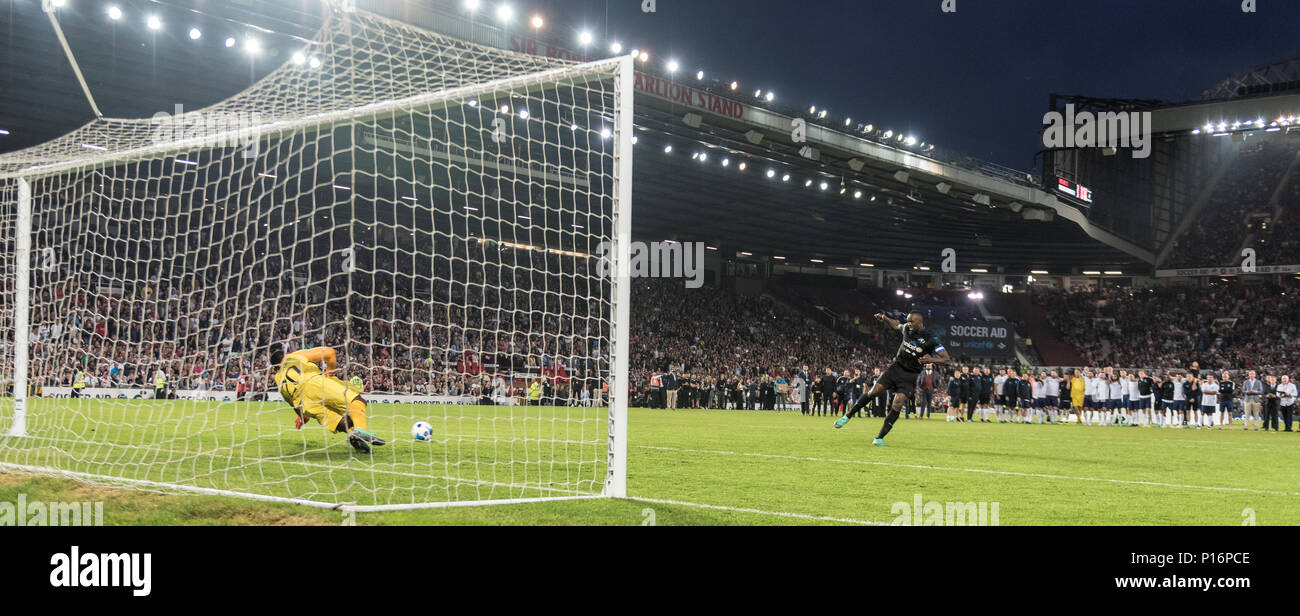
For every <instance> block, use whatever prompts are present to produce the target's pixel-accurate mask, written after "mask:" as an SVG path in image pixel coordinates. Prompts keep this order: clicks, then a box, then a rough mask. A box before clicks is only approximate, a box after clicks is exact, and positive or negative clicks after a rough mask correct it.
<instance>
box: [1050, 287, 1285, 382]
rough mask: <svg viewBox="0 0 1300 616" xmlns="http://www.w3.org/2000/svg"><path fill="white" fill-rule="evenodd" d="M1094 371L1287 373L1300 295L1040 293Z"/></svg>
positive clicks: (1266, 290)
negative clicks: (1195, 367)
mask: <svg viewBox="0 0 1300 616" xmlns="http://www.w3.org/2000/svg"><path fill="white" fill-rule="evenodd" d="M1034 301H1036V302H1037V303H1039V304H1040V305H1042V306H1043V307H1045V308H1046V313H1047V314H1048V319H1049V321H1050V322H1051V323H1052V325H1053V326H1055V327H1056V328H1057V329H1058V330H1059V331H1060V333H1061V334H1062V336H1063V338H1064V339H1065V341H1066V342H1068V343H1069V344H1071V345H1073V346H1074V347H1075V349H1077V350H1078V351H1079V353H1080V355H1081V356H1082V357H1083V358H1084V359H1085V361H1086V363H1087V364H1088V365H1093V366H1097V365H1104V364H1109V365H1118V366H1132V367H1138V366H1147V367H1152V368H1171V369H1178V368H1186V367H1188V366H1190V365H1191V362H1192V361H1199V362H1200V363H1201V364H1202V365H1203V366H1205V367H1206V368H1208V369H1213V370H1243V369H1258V370H1266V369H1287V368H1288V367H1290V366H1292V365H1294V363H1295V360H1296V358H1297V356H1300V292H1297V291H1296V290H1295V289H1293V288H1292V289H1288V288H1284V287H1276V286H1258V287H1247V286H1240V285H1237V286H1231V285H1216V286H1211V287H1208V288H1188V287H1164V288H1153V289H1145V290H1133V289H1108V290H1101V291H1073V292H1051V293H1036V294H1034Z"/></svg>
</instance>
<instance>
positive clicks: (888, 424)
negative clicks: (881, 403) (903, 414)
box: [876, 409, 898, 439]
mask: <svg viewBox="0 0 1300 616" xmlns="http://www.w3.org/2000/svg"><path fill="white" fill-rule="evenodd" d="M896 421H898V411H895V410H893V409H890V411H889V416H887V417H885V425H883V426H880V434H878V435H877V436H876V438H878V439H883V438H885V435H887V434H889V431H890V430H893V429H894V422H896Z"/></svg>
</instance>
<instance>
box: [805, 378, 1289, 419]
mask: <svg viewBox="0 0 1300 616" xmlns="http://www.w3.org/2000/svg"><path fill="white" fill-rule="evenodd" d="M876 373H877V374H876V375H875V379H878V378H879V376H880V375H879V373H880V371H879V370H876ZM875 379H872V380H871V381H868V380H867V379H866V378H865V377H863V376H862V374H861V372H860V371H855V373H854V374H853V376H850V375H849V371H847V370H846V371H844V373H843V374H842V375H836V374H835V373H833V372H832V371H831V370H830V369H829V368H828V369H826V373H825V374H824V375H821V376H820V377H818V378H817V379H816V381H815V384H814V386H813V387H812V394H813V396H812V406H811V408H809V407H808V405H807V403H806V402H805V404H804V405H803V407H802V410H803V412H804V414H805V415H823V416H824V415H827V414H828V412H829V413H830V414H832V415H836V414H843V413H844V412H845V411H846V410H847V408H848V406H849V405H850V404H851V403H852V401H854V400H856V399H857V398H858V396H859V395H860V393H861V392H862V391H865V390H866V389H867V388H868V387H869V386H870V385H869V384H870V383H871V382H874V380H875ZM1296 402H1297V385H1296V384H1295V383H1292V382H1291V380H1290V378H1289V377H1288V376H1281V377H1278V376H1277V375H1267V376H1265V377H1264V378H1263V379H1261V378H1259V376H1258V375H1257V374H1256V373H1255V372H1254V371H1250V372H1249V373H1248V374H1247V376H1246V378H1245V379H1243V380H1242V382H1241V383H1240V384H1238V383H1237V382H1236V381H1234V380H1233V378H1232V375H1231V374H1229V373H1226V372H1225V373H1223V375H1222V376H1221V377H1215V376H1214V375H1213V374H1205V375H1203V376H1202V375H1200V371H1199V370H1196V369H1195V368H1193V369H1192V370H1190V371H1188V372H1186V373H1184V372H1170V373H1168V374H1163V375H1162V374H1160V373H1155V372H1153V373H1150V374H1148V373H1147V372H1146V371H1137V372H1129V371H1126V370H1115V369H1114V368H1102V369H1097V370H1091V369H1084V370H1070V371H1066V372H1065V373H1064V376H1061V375H1060V373H1058V372H1057V371H1055V370H1052V371H1041V372H1039V373H1037V374H1033V373H1029V372H1027V373H1025V374H1021V373H1019V372H1018V371H1017V370H1016V369H1014V368H1001V369H999V371H998V374H997V375H996V376H995V375H994V374H993V372H992V370H991V369H990V368H988V367H974V368H972V367H970V366H963V367H961V368H960V369H958V370H956V371H954V372H953V373H952V374H950V375H948V376H943V375H941V374H939V373H938V372H936V371H935V369H934V366H933V365H927V366H926V367H925V370H924V371H923V372H922V373H921V374H920V375H919V376H918V377H917V382H916V388H915V393H914V394H913V395H912V396H909V399H908V401H907V415H908V416H910V415H912V414H913V413H915V414H917V416H918V417H921V418H926V417H929V416H930V414H931V413H932V411H933V410H934V409H935V408H936V407H939V406H943V407H946V408H947V412H946V415H947V417H948V420H949V421H974V420H975V419H976V418H978V419H979V421H981V422H986V423H989V422H1003V423H1061V422H1064V421H1068V420H1070V419H1073V420H1074V421H1076V422H1077V423H1080V424H1084V425H1127V426H1157V427H1175V428H1181V427H1189V428H1198V429H1199V428H1218V429H1223V428H1224V427H1231V426H1232V425H1233V424H1234V421H1235V416H1236V415H1238V414H1239V415H1240V416H1241V418H1242V422H1243V426H1244V428H1245V429H1248V430H1249V429H1254V430H1259V429H1261V427H1262V429H1264V430H1268V429H1270V428H1271V429H1274V430H1278V429H1279V428H1280V427H1281V426H1280V425H1279V422H1278V420H1279V418H1280V419H1281V420H1282V424H1281V425H1284V426H1285V431H1287V432H1290V431H1291V430H1292V428H1291V426H1292V421H1293V410H1294V408H1295V405H1296ZM886 403H887V400H886V396H884V395H882V396H880V397H878V398H877V399H876V400H873V401H872V402H871V404H870V406H869V409H870V410H871V411H872V414H873V415H876V416H883V413H884V412H885V408H886ZM1072 416H1073V417H1072Z"/></svg>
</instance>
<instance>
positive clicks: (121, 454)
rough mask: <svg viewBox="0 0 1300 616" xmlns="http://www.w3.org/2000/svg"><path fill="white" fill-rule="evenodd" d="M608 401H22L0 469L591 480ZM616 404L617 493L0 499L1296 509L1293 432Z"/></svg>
mask: <svg viewBox="0 0 1300 616" xmlns="http://www.w3.org/2000/svg"><path fill="white" fill-rule="evenodd" d="M2 413H3V414H2V415H0V434H3V432H4V431H5V430H7V428H8V425H7V422H8V417H9V412H8V409H7V408H5V409H4V410H3V411H2ZM604 413H605V410H604V409H567V408H531V409H519V408H516V409H513V410H510V409H505V408H504V407H420V406H402V405H372V408H371V413H370V415H371V417H372V420H371V427H372V430H373V431H375V432H378V433H379V434H380V435H381V436H383V437H385V438H389V439H390V440H391V441H392V442H391V445H390V446H389V447H387V448H384V449H381V450H379V453H378V454H377V455H376V456H374V458H373V459H365V458H358V457H354V456H352V455H350V453H349V451H350V450H349V449H348V448H347V446H346V445H345V444H344V442H343V439H342V438H341V437H338V436H330V435H326V434H324V433H323V431H321V430H320V428H316V429H315V430H312V429H307V430H304V431H303V432H294V431H292V430H291V429H287V430H286V427H289V428H291V424H290V422H291V421H292V414H291V413H289V412H288V411H287V410H286V409H285V408H284V407H283V405H279V404H232V403H225V404H216V403H194V402H153V401H88V400H82V401H69V400H57V401H56V400H34V401H32V403H31V410H30V411H29V417H30V422H31V430H30V432H31V433H32V434H33V435H35V438H28V439H12V438H8V439H6V438H4V437H0V462H3V463H11V464H25V465H31V466H51V467H57V468H64V469H71V470H76V471H81V472H85V473H94V474H103V475H113V476H127V477H132V478H135V479H145V480H151V481H161V482H169V481H170V482H176V481H180V482H184V483H187V484H191V485H199V486H204V487H213V488H221V489H230V490H239V491H249V490H251V491H256V492H259V493H265V494H274V495H278V496H310V497H312V498H315V499H323V500H330V501H331V502H336V501H337V500H347V501H350V502H357V503H359V504H376V503H378V504H384V503H404V502H410V501H411V500H412V499H416V500H427V501H445V500H471V499H479V498H531V497H544V496H559V495H565V494H573V493H596V492H598V491H599V489H600V485H601V482H602V481H603V478H604V473H605V462H604V460H605V448H604V445H603V439H604V435H605V434H606V432H607V424H606V421H605V418H604V417H603V414H604ZM431 415H432V417H431ZM438 415H446V416H447V417H446V418H440V417H438ZM630 419H631V420H630V423H629V431H630V438H629V448H628V452H629V454H628V455H629V459H630V464H629V474H628V490H629V495H630V496H631V497H632V498H630V499H627V500H610V499H594V500H574V501H562V502H546V503H534V504H522V505H499V506H485V507H470V508H451V509H442V510H420V511H403V512H382V513H358V514H354V515H352V516H347V515H344V514H341V513H339V512H335V511H328V510H321V509H316V508H311V507H303V506H295V505H280V504H266V503H260V502H254V501H249V500H245V499H240V498H231V497H220V496H194V495H180V494H167V495H162V494H155V493H150V492H144V491H137V490H122V489H119V488H116V487H113V486H102V485H85V484H81V483H77V482H72V481H68V480H64V479H52V478H47V477H34V476H30V475H26V474H21V473H16V474H15V473H10V474H6V475H0V502H14V501H16V500H17V497H18V494H20V493H21V494H25V495H26V498H27V500H28V501H38V500H39V501H47V502H48V501H85V500H103V501H105V509H104V518H105V520H104V522H105V523H106V524H339V523H357V524H602V525H603V524H612V525H641V524H650V523H653V524H657V525H688V524H890V523H894V522H896V521H899V519H900V518H904V519H907V520H910V521H916V520H917V519H918V518H919V519H920V520H921V521H923V522H928V523H935V522H942V523H951V522H954V521H957V520H955V519H954V517H953V515H952V514H951V513H949V514H947V517H944V516H942V515H940V516H937V517H936V516H935V515H934V511H935V510H943V511H948V510H950V509H952V508H951V507H950V506H949V504H950V503H952V504H958V505H960V506H965V505H967V504H972V503H973V504H975V505H976V506H978V507H982V508H983V509H984V510H986V511H990V512H992V511H996V517H997V522H998V523H999V524H1001V525H1004V526H1006V525H1229V526H1234V525H1241V524H1243V523H1248V522H1250V523H1257V524H1260V525H1292V524H1297V523H1300V485H1297V484H1296V483H1295V482H1294V477H1295V476H1296V475H1295V473H1296V471H1297V469H1296V461H1297V460H1298V459H1300V458H1297V457H1296V455H1295V452H1296V451H1297V447H1300V438H1297V435H1295V434H1286V433H1282V434H1278V433H1265V432H1246V431H1242V430H1241V427H1240V425H1238V426H1236V427H1235V429H1233V430H1223V431H1219V430H1162V429H1155V428H1129V427H1085V426H1075V425H1061V426H1051V425H1047V426H1040V425H996V424H979V423H976V424H949V423H946V422H944V421H943V420H942V419H941V418H940V419H937V420H936V419H931V420H928V421H917V420H904V421H901V422H900V423H899V425H898V426H897V427H896V428H895V430H894V433H893V434H891V435H890V437H889V439H888V440H889V447H887V448H874V447H872V446H871V440H872V437H874V436H875V433H876V431H877V430H878V429H879V426H880V420H879V419H859V420H855V421H854V422H852V423H851V424H849V426H848V427H847V428H845V429H844V430H838V431H837V430H834V429H832V428H831V422H832V419H830V418H809V417H802V416H800V415H799V414H798V413H790V412H784V413H772V412H753V411H672V412H669V411H653V410H642V409H634V410H633V411H632V412H631V418H630ZM419 420H424V421H430V422H431V423H432V424H433V425H434V428H435V431H436V432H437V435H438V437H439V438H440V440H439V441H438V442H435V443H428V444H426V443H416V442H414V441H413V440H412V439H411V438H410V436H409V429H410V426H411V424H412V423H414V422H415V421H419ZM55 426H64V427H63V428H59V429H56V428H55ZM128 427H129V428H130V429H127V428H128ZM196 427H201V429H196ZM191 432H195V433H197V436H192V435H190V433H191ZM146 442H147V443H149V446H139V445H140V444H141V443H146ZM336 496H337V497H338V498H335V497H336ZM918 503H920V505H921V506H920V507H919V508H918V507H917V504H918ZM958 508H960V507H958ZM917 509H919V510H920V511H916V510H917ZM968 511H969V509H968ZM990 517H991V516H990ZM989 521H991V520H989Z"/></svg>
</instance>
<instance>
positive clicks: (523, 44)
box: [510, 35, 745, 120]
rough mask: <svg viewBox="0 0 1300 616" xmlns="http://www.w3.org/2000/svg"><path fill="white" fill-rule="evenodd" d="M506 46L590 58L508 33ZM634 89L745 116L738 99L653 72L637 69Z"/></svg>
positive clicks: (577, 59) (562, 56) (555, 55)
mask: <svg viewBox="0 0 1300 616" xmlns="http://www.w3.org/2000/svg"><path fill="white" fill-rule="evenodd" d="M510 49H511V50H513V51H517V52H520V53H526V54H529V55H533V56H544V57H547V58H560V59H564V60H572V61H575V62H589V61H591V60H592V59H593V58H588V57H587V56H584V55H582V54H580V53H578V52H576V51H570V50H568V49H565V48H563V47H560V46H558V45H553V44H551V43H547V42H544V41H539V40H537V39H535V38H531V37H526V36H519V35H512V36H511V37H510ZM636 91H637V92H641V93H642V94H649V95H650V96H654V97H657V98H662V99H665V100H669V101H672V102H674V103H678V104H681V105H686V106H688V107H693V108H695V109H701V110H704V111H708V112H709V113H716V114H718V115H723V116H727V117H729V118H731V119H733V120H740V119H743V118H744V116H745V105H744V104H743V103H740V102H739V101H734V100H731V99H728V98H724V97H721V96H717V95H715V94H710V93H708V92H701V91H700V90H696V89H695V88H691V87H688V86H684V85H681V84H678V83H674V82H672V81H670V80H667V79H660V78H658V77H655V76H653V75H647V74H645V73H641V72H638V73H637V74H636Z"/></svg>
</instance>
